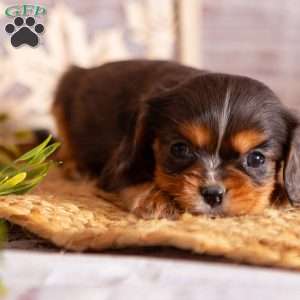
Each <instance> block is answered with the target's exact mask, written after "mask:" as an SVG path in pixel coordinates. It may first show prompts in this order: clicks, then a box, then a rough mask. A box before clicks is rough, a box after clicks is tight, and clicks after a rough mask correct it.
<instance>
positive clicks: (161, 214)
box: [132, 190, 180, 220]
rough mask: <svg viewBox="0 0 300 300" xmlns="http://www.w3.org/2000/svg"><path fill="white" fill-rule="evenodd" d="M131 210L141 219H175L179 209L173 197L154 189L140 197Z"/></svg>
mask: <svg viewBox="0 0 300 300" xmlns="http://www.w3.org/2000/svg"><path fill="white" fill-rule="evenodd" d="M132 212H133V213H134V214H135V215H137V216H138V217H141V218H143V219H147V220H148V219H163V218H166V219H170V220H176V219H178V217H179V215H180V211H179V209H178V207H177V206H176V203H175V202H174V200H173V199H170V198H169V197H168V196H166V195H164V193H162V192H161V191H159V190H154V191H153V192H151V193H150V194H149V196H148V197H147V198H145V199H142V200H141V201H139V202H138V203H136V206H135V207H134V208H133V209H132Z"/></svg>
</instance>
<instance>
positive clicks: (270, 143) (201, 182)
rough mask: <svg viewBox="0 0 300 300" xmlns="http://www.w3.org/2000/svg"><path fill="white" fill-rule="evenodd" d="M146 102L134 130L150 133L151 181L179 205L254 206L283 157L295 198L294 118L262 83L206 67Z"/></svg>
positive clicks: (248, 209)
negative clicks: (140, 123) (204, 71)
mask: <svg viewBox="0 0 300 300" xmlns="http://www.w3.org/2000/svg"><path fill="white" fill-rule="evenodd" d="M147 106H148V107H147V109H146V112H144V116H143V119H144V120H145V121H144V124H143V126H141V127H140V128H142V129H140V130H141V132H140V133H139V134H140V135H142V136H146V135H147V134H146V133H145V132H146V131H149V132H151V134H150V133H149V136H151V145H152V149H153V156H154V161H155V166H154V181H155V183H156V185H157V186H158V187H159V188H160V189H161V190H163V191H164V192H165V193H166V194H167V195H168V196H169V197H170V201H176V203H177V205H178V206H179V207H181V209H182V210H185V211H189V212H191V213H205V214H206V213H207V214H221V215H241V214H247V213H259V212H261V211H262V210H263V209H264V208H265V207H266V206H267V205H268V204H269V203H270V200H271V198H272V197H271V196H272V194H273V192H274V190H275V187H277V186H278V181H279V177H280V176H279V175H280V174H279V172H280V170H281V165H282V164H284V180H285V183H284V185H285V189H286V191H287V194H288V195H289V197H290V200H291V201H292V202H297V201H298V200H300V197H299V196H298V191H297V184H300V176H299V175H298V173H299V172H298V169H299V168H298V165H299V159H298V157H299V156H298V155H299V151H300V150H299V148H300V146H299V142H298V139H299V138H298V136H299V134H298V133H297V121H296V119H295V118H294V117H293V116H292V115H291V114H290V113H289V112H287V110H285V109H284V108H283V106H282V104H281V103H280V101H279V100H278V98H277V97H276V96H275V95H274V93H273V92H272V91H271V90H270V89H269V88H268V87H266V86H265V85H263V84H262V83H260V82H258V81H255V80H252V79H250V78H246V77H239V76H231V75H224V74H214V73H211V74H206V75H203V76H199V77H195V78H193V79H190V80H188V81H186V82H185V83H183V84H182V85H180V86H178V87H176V88H174V89H172V90H169V91H168V92H165V93H164V94H163V95H161V96H159V97H156V98H154V99H152V100H150V101H149V102H148V103H147ZM298 131H299V130H298ZM148 141H149V140H148ZM299 141H300V139H299ZM137 142H138V143H139V141H138V140H137ZM140 143H145V141H144V142H143V141H140ZM297 146H298V147H297ZM298 179H299V180H298Z"/></svg>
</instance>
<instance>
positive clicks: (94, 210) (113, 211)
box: [0, 170, 300, 270]
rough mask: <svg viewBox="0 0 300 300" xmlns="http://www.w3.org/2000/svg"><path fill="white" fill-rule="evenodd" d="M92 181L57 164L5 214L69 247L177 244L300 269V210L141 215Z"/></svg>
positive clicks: (6, 204)
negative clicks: (101, 193) (102, 193)
mask: <svg viewBox="0 0 300 300" xmlns="http://www.w3.org/2000/svg"><path fill="white" fill-rule="evenodd" d="M96 192H97V190H96V188H95V187H94V186H93V184H92V183H91V182H88V181H87V180H82V181H80V182H71V181H68V180H65V179H63V177H62V175H61V173H60V172H59V171H58V170H53V171H52V172H51V173H50V174H49V175H48V177H47V178H46V179H45V181H44V182H43V183H42V184H41V185H40V186H39V187H37V188H36V189H35V190H34V191H33V192H32V193H31V194H27V195H24V196H7V197H2V198H1V204H0V218H4V219H6V220H8V221H9V222H11V223H13V224H17V225H20V226H22V227H24V228H25V229H26V230H28V231H30V232H32V233H34V234H36V235H38V236H39V237H42V238H44V239H46V240H49V241H50V242H52V243H53V244H55V245H56V246H58V247H62V248H65V249H68V250H75V251H84V250H93V251H101V250H104V249H115V248H125V247H136V246H173V247H177V248H180V249H188V250H192V251H193V252H195V253H199V254H208V255H213V256H223V257H225V258H228V259H230V260H232V261H238V262H245V263H250V264H256V265H264V266H277V267H284V268H292V269H299V270H300V210H296V209H292V208H282V209H281V210H277V209H267V210H266V211H265V213H264V215H261V216H244V217H233V218H232V217H231V218H210V217H207V216H197V217H196V216H191V215H189V214H184V215H183V216H182V217H181V218H180V219H179V220H177V221H168V220H150V221H146V220H141V219H138V218H136V217H135V216H134V215H132V214H130V213H127V212H124V211H122V210H120V209H119V208H117V207H116V206H114V205H112V204H110V203H109V202H106V201H105V200H103V199H101V198H99V197H97V196H96Z"/></svg>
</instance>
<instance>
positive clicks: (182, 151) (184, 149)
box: [170, 142, 191, 159]
mask: <svg viewBox="0 0 300 300" xmlns="http://www.w3.org/2000/svg"><path fill="white" fill-rule="evenodd" d="M170 152H171V154H172V155H173V156H174V157H176V158H180V159H185V158H188V157H189V156H190V155H191V151H190V148H189V146H188V145H187V144H186V143H183V142H179V143H175V144H173V145H171V148H170Z"/></svg>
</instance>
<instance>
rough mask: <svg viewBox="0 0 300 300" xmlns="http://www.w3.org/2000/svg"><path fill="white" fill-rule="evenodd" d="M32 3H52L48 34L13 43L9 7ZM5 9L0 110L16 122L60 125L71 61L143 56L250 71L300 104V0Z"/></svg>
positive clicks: (55, 3)
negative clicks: (55, 119)
mask: <svg viewBox="0 0 300 300" xmlns="http://www.w3.org/2000/svg"><path fill="white" fill-rule="evenodd" d="M25 3H26V4H38V5H41V6H44V7H46V8H47V15H46V16H45V17H38V18H37V20H38V22H39V23H42V24H44V25H45V33H44V34H43V35H42V36H41V43H40V45H39V46H38V47H36V48H31V47H29V46H26V45H25V46H24V45H23V46H21V47H19V48H13V47H12V46H11V44H10V41H9V36H8V34H7V33H6V32H5V31H4V27H5V25H6V24H7V23H10V22H12V21H13V19H12V18H8V17H7V16H5V14H4V11H5V9H6V8H7V7H8V6H11V5H16V4H18V5H22V4H25ZM0 9H1V11H2V14H1V18H0V26H1V27H2V30H0V39H1V44H0V103H1V106H0V107H1V108H0V113H1V114H3V113H8V114H9V116H10V117H9V122H8V123H9V125H7V126H9V127H10V126H13V127H18V128H22V129H24V128H29V127H34V128H40V127H43V128H45V127H47V128H51V129H53V123H52V119H51V116H50V114H49V107H50V105H51V101H52V95H53V91H54V88H55V85H56V83H57V80H58V78H59V77H60V76H61V74H62V72H63V71H64V70H65V69H66V68H67V67H68V66H69V65H71V64H77V65H80V66H84V67H90V66H94V65H99V64H102V63H104V62H107V61H111V60H117V59H128V58H137V57H138V58H141V57H145V58H151V59H154V58H160V59H174V60H178V61H180V62H183V63H186V64H189V65H193V66H197V67H199V68H205V69H209V70H213V71H220V72H228V73H236V74H242V75H247V76H250V77H254V78H256V79H259V80H261V81H263V82H265V83H266V84H267V85H269V86H270V87H271V88H272V89H273V90H274V91H275V92H276V93H277V94H278V95H279V96H280V97H281V99H282V101H283V102H284V103H286V104H287V105H288V106H289V107H291V108H293V109H297V108H298V104H299V103H300V99H299V96H300V85H299V83H298V78H299V77H300V63H299V62H298V55H299V53H300V52H299V51H300V34H299V31H298V30H299V28H300V5H299V1H296V0H286V1H281V0H266V1H260V0H251V1H243V0H163V1H157V0H85V1H79V0H66V1H59V0H43V1H35V0H32V1H31V2H30V1H4V0H1V1H0ZM116 88H117V87H116Z"/></svg>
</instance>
